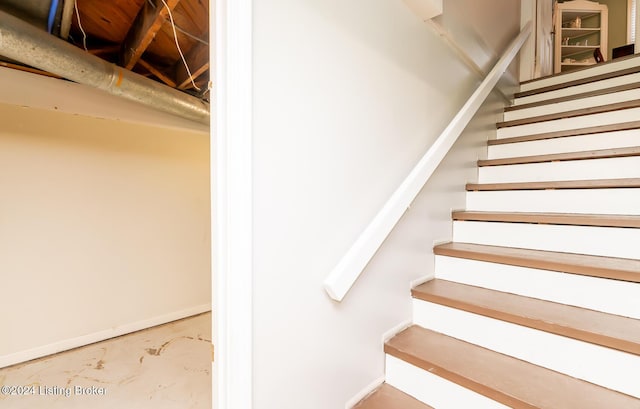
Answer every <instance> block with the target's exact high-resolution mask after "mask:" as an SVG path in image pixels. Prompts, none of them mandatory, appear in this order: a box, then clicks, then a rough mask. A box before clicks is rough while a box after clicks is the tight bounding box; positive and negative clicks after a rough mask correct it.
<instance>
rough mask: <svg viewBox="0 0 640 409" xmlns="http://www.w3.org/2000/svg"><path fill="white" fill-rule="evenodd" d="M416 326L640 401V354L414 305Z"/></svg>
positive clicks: (416, 302)
mask: <svg viewBox="0 0 640 409" xmlns="http://www.w3.org/2000/svg"><path fill="white" fill-rule="evenodd" d="M413 314H414V322H415V324H417V325H420V326H422V327H424V328H428V329H431V330H433V331H437V332H440V333H443V334H446V335H449V336H452V337H454V338H458V339H461V340H463V341H467V342H470V343H473V344H476V345H479V346H482V347H484V348H488V349H491V350H493V351H496V352H500V353H503V354H506V355H510V356H512V357H515V358H518V359H522V360H524V361H527V362H531V363H533V364H535V365H539V366H542V367H545V368H549V369H551V370H554V371H557V372H561V373H564V374H567V375H570V376H573V377H575V378H578V379H583V380H585V381H588V382H592V383H595V384H597V385H601V386H604V387H606V388H609V389H613V390H617V391H620V392H623V393H627V394H629V395H632V396H636V397H640V382H638V381H637V378H636V377H635V376H630V375H629V374H637V373H640V356H637V355H633V354H629V353H626V352H621V351H618V350H614V349H611V348H606V347H602V346H599V345H595V344H591V343H587V342H583V341H578V340H575V339H571V338H567V337H563V336H560V335H555V334H551V333H548V332H544V331H539V330H535V329H531V328H527V327H524V326H521V325H516V324H511V323H508V322H505V321H500V320H496V319H493V318H488V317H484V316H481V315H478V314H472V313H469V312H465V311H462V310H458V309H454V308H449V307H445V306H442V305H438V304H434V303H430V302H425V301H421V300H415V299H414V301H413Z"/></svg>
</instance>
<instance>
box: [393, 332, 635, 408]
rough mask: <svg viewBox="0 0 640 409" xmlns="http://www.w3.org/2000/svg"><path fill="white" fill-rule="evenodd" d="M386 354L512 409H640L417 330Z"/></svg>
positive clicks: (597, 389)
mask: <svg viewBox="0 0 640 409" xmlns="http://www.w3.org/2000/svg"><path fill="white" fill-rule="evenodd" d="M385 352H386V353H388V354H390V355H392V356H395V357H396V358H399V359H402V360H404V361H406V362H408V363H410V364H412V365H415V366H417V367H419V368H422V369H424V370H425V371H429V372H430V373H432V374H434V375H437V376H440V377H442V378H444V379H447V380H449V381H451V382H455V383H457V384H459V385H461V386H463V387H465V388H467V389H470V390H472V391H474V392H477V393H479V394H481V395H483V396H486V397H488V398H490V399H493V400H495V401H498V402H500V403H502V404H504V405H507V406H509V407H512V408H527V409H535V408H544V409H560V408H567V409H568V408H580V409H602V408H625V409H639V408H640V400H638V399H635V398H633V397H631V396H628V395H625V394H622V393H619V392H615V391H612V390H610V389H606V388H603V387H601V386H597V385H594V384H592V383H589V382H585V381H581V380H578V379H576V378H572V377H570V376H567V375H564V374H561V373H559V372H555V371H552V370H550V369H546V368H542V367H540V366H536V365H533V364H531V363H528V362H525V361H521V360H519V359H516V358H512V357H510V356H507V355H503V354H500V353H497V352H495V351H491V350H488V349H486V348H481V347H479V346H477V345H473V344H470V343H468V342H464V341H461V340H457V339H455V338H452V337H449V336H446V335H443V334H439V333H437V332H434V331H430V330H427V329H424V328H421V327H418V326H412V327H409V328H407V329H406V330H404V331H402V332H401V333H400V334H398V335H396V336H395V337H394V338H392V339H391V340H389V341H388V342H387V343H386V344H385ZM585 359H588V358H585Z"/></svg>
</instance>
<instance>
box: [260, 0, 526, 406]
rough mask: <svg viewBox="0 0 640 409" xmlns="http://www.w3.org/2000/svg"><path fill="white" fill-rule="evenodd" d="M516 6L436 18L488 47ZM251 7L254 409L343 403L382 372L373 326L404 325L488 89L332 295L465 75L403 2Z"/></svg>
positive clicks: (308, 0)
mask: <svg viewBox="0 0 640 409" xmlns="http://www.w3.org/2000/svg"><path fill="white" fill-rule="evenodd" d="M480 3H482V5H481V6H480ZM516 3H517V2H513V1H511V0H487V1H483V2H478V1H476V0H449V1H445V13H447V12H448V13H452V12H451V11H448V10H450V9H457V10H460V9H465V10H466V12H465V13H463V14H462V13H461V14H459V15H454V14H448V15H446V16H445V17H443V18H444V20H443V21H444V22H445V25H446V26H447V27H448V28H449V29H450V30H451V31H452V32H453V31H456V30H458V29H460V27H461V26H467V27H472V28H473V31H474V32H475V34H473V35H472V36H470V37H462V36H461V37H460V38H467V39H468V38H474V36H476V37H475V42H476V43H479V42H482V43H483V44H485V47H487V46H488V48H489V50H484V51H483V52H485V53H486V52H487V51H489V54H491V53H493V54H495V56H497V55H498V54H499V52H501V51H502V49H504V48H505V47H506V45H507V43H508V42H509V41H510V40H511V39H512V38H513V37H515V35H516V34H517V32H518V30H519V22H520V10H519V5H518V4H516ZM253 12H254V33H253V38H254V142H253V143H254V162H253V167H254V169H253V178H254V190H253V194H254V213H253V217H254V232H253V234H254V236H253V237H254V258H253V264H254V288H253V290H254V331H255V332H254V340H253V341H254V407H255V408H256V409H270V408H282V409H288V408H301V407H304V408H309V409H314V408H318V409H320V408H322V409H327V408H342V407H344V406H345V403H346V402H347V401H348V400H349V399H351V398H352V397H353V396H354V395H356V394H357V393H358V392H360V391H361V390H362V389H363V388H365V387H366V386H367V385H369V384H370V383H371V382H373V381H374V380H376V379H380V377H381V376H382V375H383V373H384V367H383V365H384V363H383V353H382V334H383V333H384V332H386V331H387V330H389V329H391V328H393V327H395V326H397V325H398V324H400V323H402V322H407V321H408V320H409V319H410V318H411V305H410V297H409V288H410V282H411V281H412V280H415V279H418V278H420V277H425V276H429V275H430V274H432V271H433V269H432V260H433V259H432V254H431V247H432V245H433V241H434V240H443V239H447V238H449V237H450V234H451V224H450V221H449V217H450V215H449V212H450V210H451V208H460V207H463V206H464V195H463V187H464V183H465V182H466V181H472V180H474V178H475V171H474V169H473V165H474V161H475V159H477V157H478V156H479V155H481V154H482V153H481V152H482V151H483V144H482V141H485V140H486V139H487V138H488V137H490V136H491V135H492V131H493V130H495V121H496V120H497V119H498V111H499V108H500V106H499V105H500V104H499V103H498V102H497V101H499V98H498V97H495V96H491V97H490V98H491V101H492V102H491V103H489V104H487V105H486V106H485V107H484V108H483V115H480V116H479V117H478V118H477V119H476V120H475V121H474V123H473V124H472V125H471V126H470V127H469V129H472V131H471V132H468V134H467V136H465V138H464V140H463V141H462V142H460V143H459V144H458V145H456V147H454V151H455V153H454V154H453V155H452V156H451V157H450V158H448V159H446V161H445V165H443V166H442V167H441V168H440V169H439V170H438V171H437V173H436V175H435V176H434V178H433V179H432V180H431V181H430V182H429V184H428V185H427V187H426V188H425V191H424V193H423V194H422V195H421V196H420V198H418V200H417V201H416V203H415V204H414V206H413V207H412V208H411V210H410V211H409V212H408V213H407V214H406V215H405V217H404V219H403V220H402V221H401V222H400V224H399V225H398V227H397V229H396V231H394V232H393V233H392V234H391V236H390V237H389V238H388V240H387V241H386V242H385V244H384V245H383V247H382V248H381V250H380V251H379V253H378V254H377V256H376V257H375V258H374V260H373V261H372V262H371V263H370V264H369V266H368V268H367V270H366V271H365V272H364V273H363V275H362V276H361V278H360V280H359V282H358V283H356V285H355V286H354V288H353V289H352V290H351V292H350V293H349V294H348V295H347V297H346V299H345V300H344V301H343V302H342V303H341V304H338V303H335V302H333V301H331V300H330V299H329V297H328V296H327V295H326V294H325V293H324V291H323V288H322V282H323V280H324V278H325V277H326V275H327V274H328V273H329V272H330V271H331V269H332V268H333V267H334V265H335V264H336V263H337V262H338V260H339V259H340V257H341V256H342V255H343V254H344V253H345V252H346V251H347V249H348V248H349V246H350V245H351V244H352V243H353V241H354V240H355V238H356V237H357V235H358V234H359V233H360V232H361V231H362V230H363V229H364V227H365V225H366V224H367V223H368V222H369V221H370V220H371V218H372V217H373V215H374V214H375V213H376V212H377V211H378V209H379V208H380V207H381V206H382V204H383V203H384V201H385V200H386V199H387V198H388V197H389V196H390V194H391V193H392V191H393V190H394V189H395V187H397V185H398V184H399V183H400V181H401V180H402V179H403V178H404V177H405V176H406V174H407V173H408V172H409V170H410V169H411V168H412V167H413V166H414V165H415V163H416V162H417V160H418V158H419V157H420V156H421V155H422V154H424V152H425V151H426V150H427V148H428V147H429V145H430V144H431V143H432V141H433V140H434V139H435V138H436V137H437V136H438V134H439V133H440V131H442V129H443V128H444V127H445V126H446V125H447V123H448V121H449V120H450V119H451V118H452V117H453V116H454V114H455V113H456V112H457V110H458V109H459V108H460V107H461V106H462V104H463V103H464V101H465V100H466V98H467V97H468V96H470V95H471V93H472V92H473V89H474V87H475V86H476V85H477V83H478V81H477V80H476V78H475V77H474V75H473V74H472V73H470V72H469V71H468V70H467V68H466V67H465V66H464V65H463V64H462V63H461V62H459V61H458V60H457V59H456V57H455V54H454V53H453V52H452V51H450V50H448V49H447V48H446V47H445V46H444V45H443V43H442V41H441V39H439V38H437V36H435V35H434V34H433V33H432V32H431V31H430V30H429V29H428V28H427V27H426V25H424V24H423V23H422V22H421V21H419V20H418V19H417V18H416V17H415V16H414V15H413V14H411V12H410V11H409V10H408V9H407V8H405V6H404V5H403V3H402V1H400V0H351V1H346V2H345V1H342V0H263V1H259V2H254V11H253ZM470 19H473V22H472V21H470ZM471 23H473V24H471ZM456 32H457V31H456ZM489 33H490V34H489ZM466 34H468V32H466ZM477 36H486V37H484V39H483V40H482V41H481V40H480V39H479V38H477ZM459 42H460V43H461V44H462V45H463V46H471V45H470V44H469V43H468V42H465V41H464V40H462V41H459ZM470 51H471V50H470ZM474 55H476V58H480V57H479V56H478V55H477V53H476V52H475V51H474ZM489 58H490V57H487V60H488V59H489ZM484 63H486V61H485V62H484ZM515 68H517V67H515ZM515 68H512V70H511V72H512V73H514V75H515V74H516V73H517V71H516V70H515Z"/></svg>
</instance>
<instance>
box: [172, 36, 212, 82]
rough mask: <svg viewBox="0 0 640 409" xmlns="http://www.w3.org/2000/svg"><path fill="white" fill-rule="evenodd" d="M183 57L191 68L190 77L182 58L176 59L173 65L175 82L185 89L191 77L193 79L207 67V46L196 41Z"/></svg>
mask: <svg viewBox="0 0 640 409" xmlns="http://www.w3.org/2000/svg"><path fill="white" fill-rule="evenodd" d="M184 58H185V60H187V65H188V66H189V69H190V70H191V75H192V77H189V74H188V73H187V70H186V69H185V68H184V63H183V62H182V60H181V59H180V60H178V62H177V63H176V65H175V73H176V84H178V88H179V89H186V88H187V87H188V86H189V85H191V79H192V78H193V80H194V81H195V80H196V79H197V78H198V77H199V76H201V75H202V74H204V73H205V72H206V71H207V70H208V69H209V46H208V45H206V44H202V43H198V44H196V45H195V46H194V47H193V48H192V49H191V50H190V51H189V52H188V53H187V55H185V57H184Z"/></svg>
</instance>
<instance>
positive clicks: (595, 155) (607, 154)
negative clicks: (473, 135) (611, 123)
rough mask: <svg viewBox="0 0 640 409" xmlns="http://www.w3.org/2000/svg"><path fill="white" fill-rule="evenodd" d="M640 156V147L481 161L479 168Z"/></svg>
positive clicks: (639, 141)
mask: <svg viewBox="0 0 640 409" xmlns="http://www.w3.org/2000/svg"><path fill="white" fill-rule="evenodd" d="M638 143H640V140H638ZM638 155H640V146H633V147H629V148H614V149H598V150H593V151H581V152H568V153H554V154H548V155H533V156H521V157H517V158H502V159H485V160H479V161H478V166H503V165H521V164H527V163H543V162H562V161H568V160H588V159H606V158H624V157H628V156H638Z"/></svg>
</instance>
